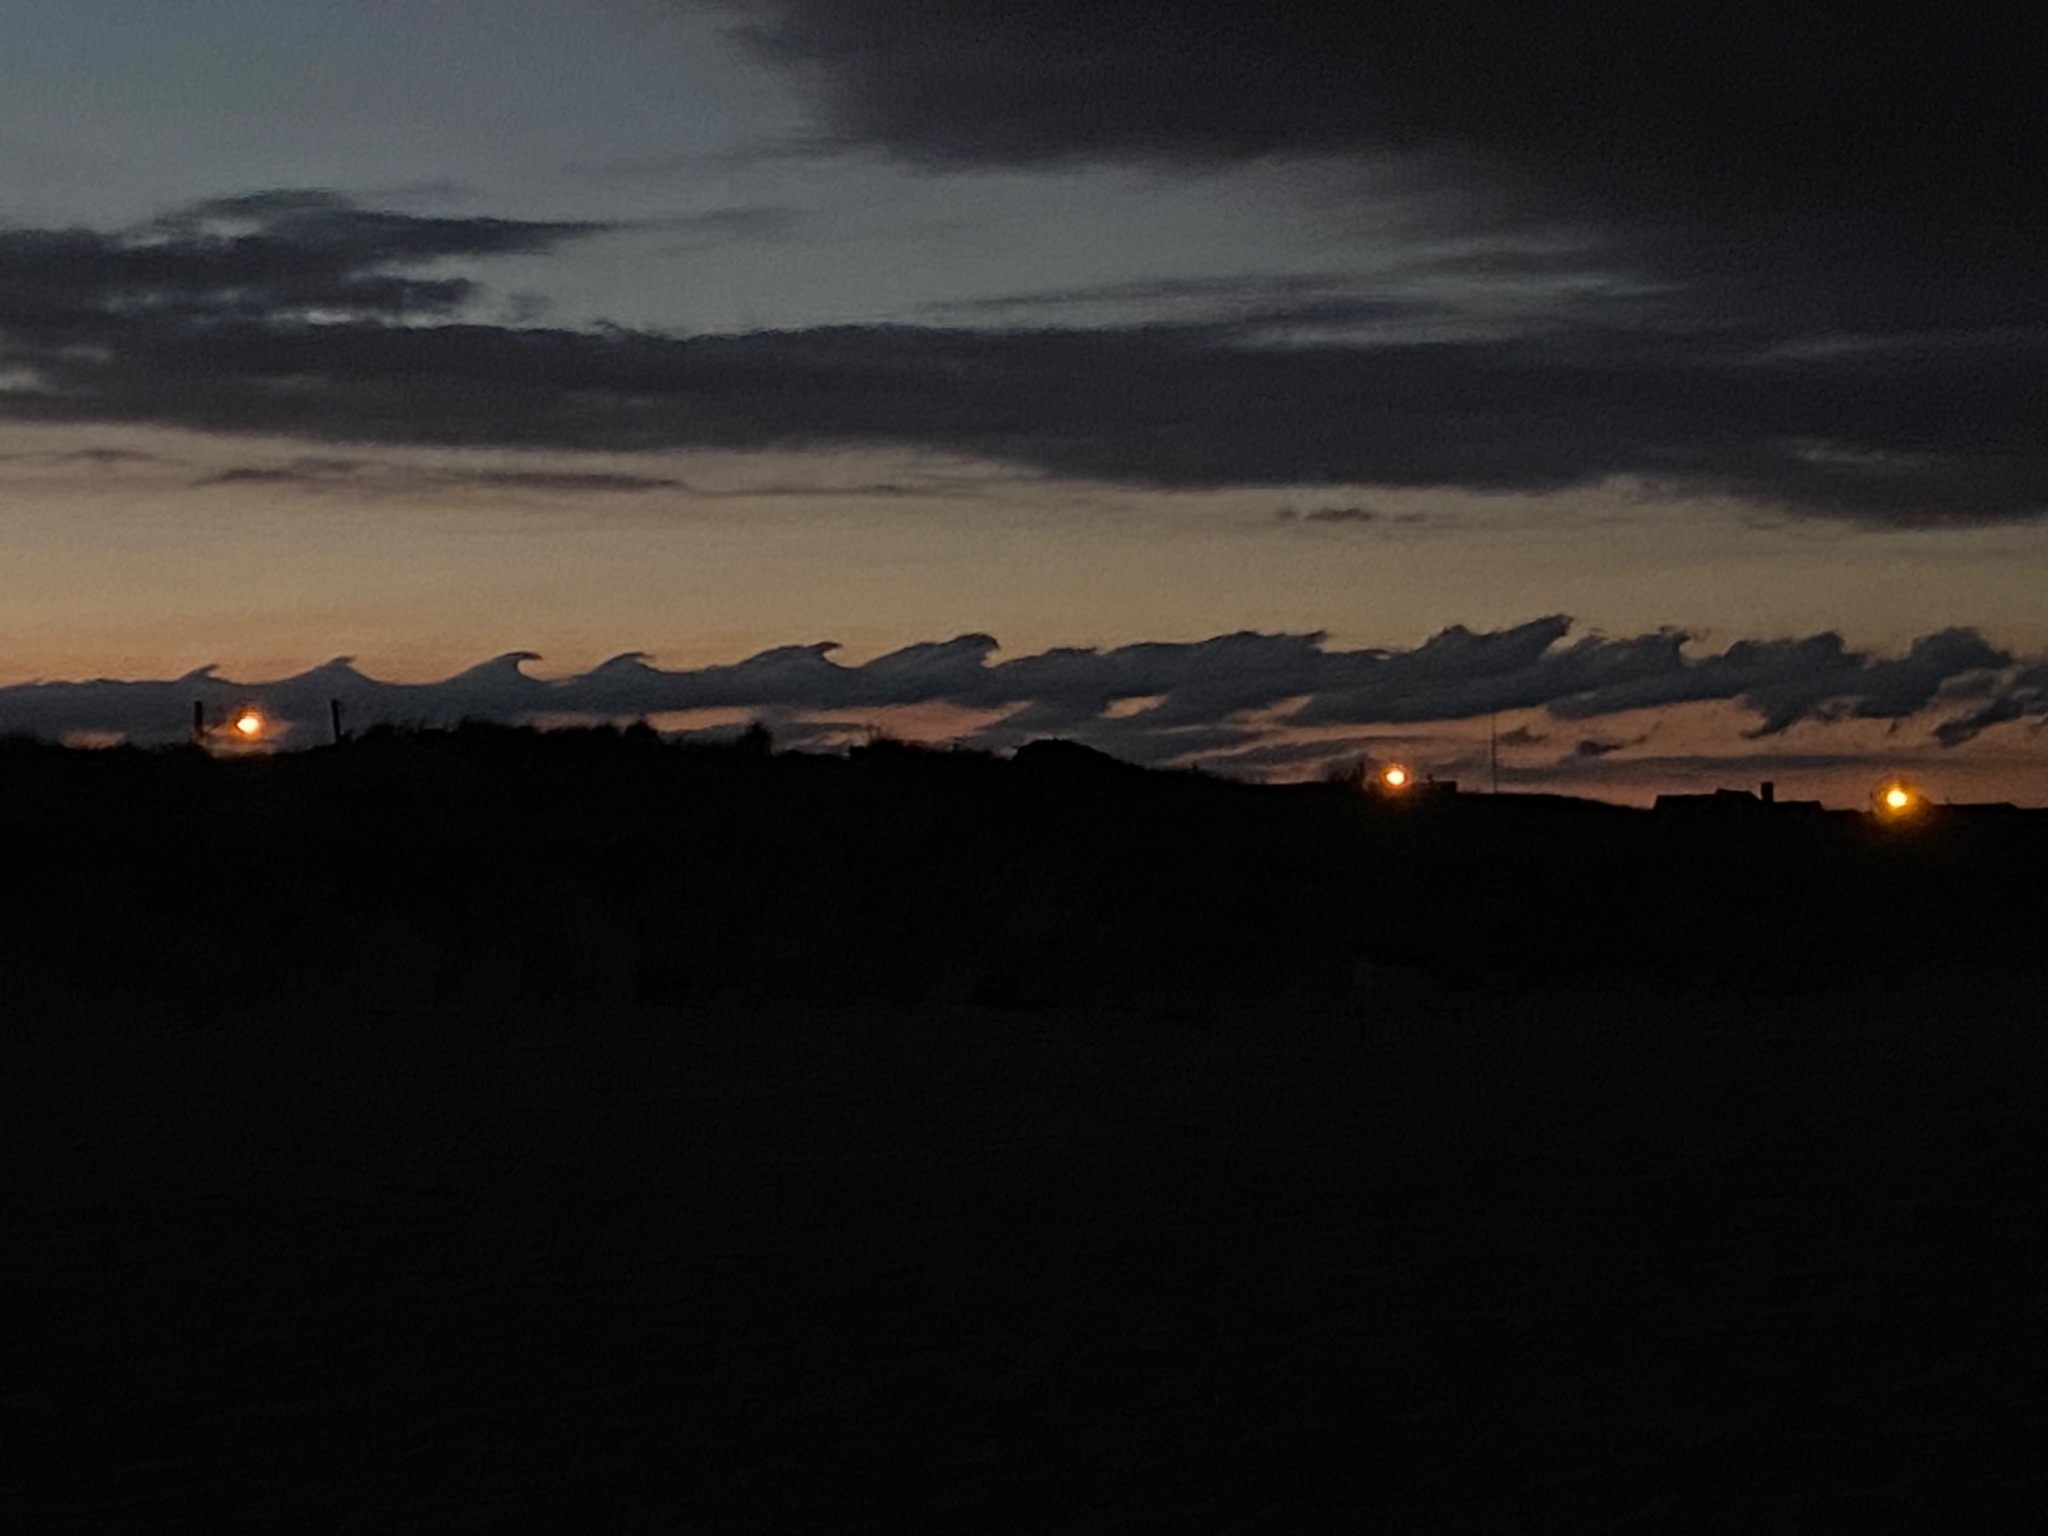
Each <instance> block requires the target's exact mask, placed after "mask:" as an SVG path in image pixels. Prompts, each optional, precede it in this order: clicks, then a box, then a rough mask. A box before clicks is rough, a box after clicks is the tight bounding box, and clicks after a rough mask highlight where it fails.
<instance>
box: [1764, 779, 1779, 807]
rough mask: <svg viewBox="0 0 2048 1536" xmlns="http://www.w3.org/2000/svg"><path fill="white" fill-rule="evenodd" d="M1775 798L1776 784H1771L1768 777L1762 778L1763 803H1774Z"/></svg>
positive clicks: (1776, 792) (1776, 796) (1776, 795)
mask: <svg viewBox="0 0 2048 1536" xmlns="http://www.w3.org/2000/svg"><path fill="white" fill-rule="evenodd" d="M1777 798H1778V786H1777V785H1775V784H1773V783H1772V782H1771V781H1770V780H1769V779H1765V780H1764V782H1763V802H1764V804H1765V805H1771V804H1774V803H1776V801H1777Z"/></svg>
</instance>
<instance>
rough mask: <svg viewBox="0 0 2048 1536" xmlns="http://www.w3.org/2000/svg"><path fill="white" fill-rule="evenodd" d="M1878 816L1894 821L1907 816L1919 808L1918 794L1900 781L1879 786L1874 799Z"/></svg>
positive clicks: (1896, 780) (1910, 786)
mask: <svg viewBox="0 0 2048 1536" xmlns="http://www.w3.org/2000/svg"><path fill="white" fill-rule="evenodd" d="M1874 798H1875V801H1876V804H1877V810H1878V814H1879V815H1881V816H1888V817H1891V818H1893V819H1894V820H1896V819H1897V818H1899V817H1902V816H1909V815H1911V814H1912V813H1913V812H1914V811H1916V810H1918V809H1919V808H1920V804H1921V800H1920V793H1919V791H1918V790H1916V789H1914V788H1913V786H1912V785H1910V784H1908V783H1906V782H1905V781H1904V780H1902V779H1894V780H1892V781H1891V782H1890V783H1888V784H1884V785H1881V786H1880V787H1879V788H1878V791H1877V794H1876V796H1875V797H1874Z"/></svg>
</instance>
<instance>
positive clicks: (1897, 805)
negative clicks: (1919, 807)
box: [1884, 784, 1913, 811]
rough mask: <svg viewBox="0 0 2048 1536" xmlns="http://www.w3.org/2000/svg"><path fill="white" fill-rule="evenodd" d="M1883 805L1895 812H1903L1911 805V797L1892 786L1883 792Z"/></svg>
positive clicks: (1896, 786) (1897, 787)
mask: <svg viewBox="0 0 2048 1536" xmlns="http://www.w3.org/2000/svg"><path fill="white" fill-rule="evenodd" d="M1884 803H1885V804H1886V805H1888V806H1890V807H1891V808H1892V809H1893V810H1895V811H1903V810H1904V809H1905V808H1906V807H1907V806H1909V805H1911V804H1912V803H1913V797H1912V796H1911V795H1909V794H1907V793H1906V792H1905V791H1904V790H1903V789H1901V788H1899V786H1898V785H1896V784H1894V785H1893V786H1892V787H1891V788H1890V789H1888V790H1886V791H1885V792H1884Z"/></svg>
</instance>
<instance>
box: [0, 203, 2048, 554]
mask: <svg viewBox="0 0 2048 1536" xmlns="http://www.w3.org/2000/svg"><path fill="white" fill-rule="evenodd" d="M602 228H603V226H597V225H570V224H531V223H519V222H516V221H509V220H499V219H430V218H417V217H414V216H412V215H405V214H395V213H379V212H374V211H370V210H364V209H360V208H356V207H354V206H353V205H351V204H349V203H347V202H345V201H344V200H340V199H336V198H334V197H332V196H331V195H329V194H317V193H289V194H287V193H270V194H260V195H255V196H251V197H246V198H240V199H233V200H228V201H224V202H219V203H213V204H207V205H204V206H203V207H202V208H200V209H197V210H190V211H188V212H186V213H184V214H181V215H177V216H174V217H173V218H171V219H169V220H167V221H164V222H162V223H161V224H159V225H153V226H150V227H149V228H148V229H145V230H140V231H127V232H122V233H116V234H97V233H93V232H90V231H77V230H70V231H40V230H14V231H0V378H4V379H6V381H7V386H8V387H6V388H4V389H0V419H4V418H12V419H16V420H28V421H63V422H119V423H149V424H160V425H175V426H182V427H187V428H194V429H198V430H201V431H212V432H228V433H260V434H268V435H281V436H287V437H294V438H299V439H302V440H308V441H317V442H326V443H360V444H372V443H392V444H398V443H409V444H432V445H450V446H494V447H515V448H537V449H556V450H565V449H566V450H577V449H589V450H604V451H608V452H637V451H646V450H659V449H676V448H720V449H742V450H745V449H764V450H765V449H788V448H810V447H844V446H890V447H907V448H911V449H929V450H934V451H938V452H942V453H945V454H948V455H964V456H972V457H977V458H981V459H986V460H991V461H995V462H998V463H1005V464H1010V465H1015V466H1020V467H1023V468H1025V469H1028V470H1031V471H1035V472H1041V473H1049V474H1053V475H1058V476H1063V477H1072V478H1083V479H1099V480H1106V481H1116V482H1123V483H1127V484H1139V485H1149V486H1158V487H1220V486H1244V485H1283V486H1291V485H1316V484H1323V485H1385V486H1448V487H1459V488H1464V489H1468V490H1481V491H1520V492H1546V491H1554V490H1559V489H1565V488H1569V487H1573V486H1584V485H1591V484H1597V483H1600V482H1602V481H1606V480H1610V479H1613V478H1616V477H1625V478H1632V479H1634V480H1637V481H1640V482H1644V483H1647V484H1649V485H1652V486H1654V487H1659V488H1663V489H1669V490H1677V491H1683V492H1692V493H1700V492H1706V493H1719V494H1725V495H1732V496H1736V497H1741V498H1746V499H1749V500H1751V501H1755V502H1759V503H1763V504H1768V505H1771V506H1775V507H1780V508H1787V509H1791V510H1794V511H1803V512H1809V513H1819V514H1826V515H1833V516H1841V517H1849V518H1855V519H1860V520H1864V521H1869V522H1879V523H1891V524H1906V525H1913V524H1918V525H1938V524H1944V523H1970V522H1983V521H1992V520H1999V519H2015V518H2030V517H2035V516H2039V515H2042V514H2043V513H2044V512H2048V425H2044V418H2042V417H2041V415H2040V413H2039V412H2038V411H2036V410H2034V409H2033V408H2032V390H2033V384H2034V381H2035V380H2036V379H2037V378H2038V376H2039V375H2040V373H2041V372H2042V371H2043V368H2044V365H2048V311H2043V304H2044V303H2048V300H2043V299H2042V298H2041V297H2040V296H2038V295H2035V296H2033V297H2030V298H2029V299H2028V300H2027V301H2026V303H2025V304H2020V305H2018V306H2016V307H2011V308H2009V309H2007V310H2005V311H2002V312H2001V311H2000V310H1999V309H1998V306H1997V304H1996V303H1995V302H1994V295H1992V294H1990V293H1980V294H1976V295H1975V296H1974V297H1968V298H1967V306H1968V311H1969V312H1968V315H1967V316H1965V315H1963V313H1962V311H1961V310H1957V311H1956V313H1955V314H1954V315H1952V316H1950V318H1951V319H1955V320H1957V326H1953V327H1948V328H1943V327H1942V326H1938V325H1935V324H1934V321H1933V320H1932V319H1927V318H1926V317H1924V316H1923V319H1925V320H1926V324H1925V325H1923V326H1922V328H1921V329H1919V330H1916V331H1912V332H1911V333H1910V334H1908V333H1906V332H1902V331H1900V330H1899V328H1898V326H1897V325H1894V326H1893V329H1892V331H1891V333H1890V334H1889V335H1870V334H1862V333H1858V334H1857V335H1854V336H1847V337H1845V336H1844V335H1842V334H1840V326H1839V324H1837V323H1836V322H1840V321H1842V320H1843V318H1844V316H1845V315H1846V313H1847V310H1846V308H1845V306H1847V305H1849V303H1850V301H1849V300H1847V299H1840V298H1838V299H1837V300H1836V301H1834V302H1835V311H1834V312H1833V313H1832V314H1831V316H1829V317H1828V319H1829V324H1828V325H1824V326H1822V327H1821V328H1820V329H1818V330H1816V329H1814V328H1812V327H1811V326H1805V325H1802V324H1801V323H1798V313H1797V312H1798V310H1799V305H1798V304H1797V303H1795V302H1793V299H1794V297H1796V296H1788V295H1784V294H1779V295H1767V296H1764V297H1762V298H1755V299H1752V300H1747V301H1744V304H1738V303H1737V302H1736V300H1737V297H1738V296H1736V295H1734V294H1733V293H1732V292H1731V291H1730V290H1728V289H1727V288H1726V285H1725V284H1724V285H1723V287H1722V288H1721V289H1717V290H1711V291H1710V296H1711V293H1716V292H1717V293H1721V294H1722V295H1723V296H1724V297H1727V298H1728V300H1729V302H1728V304H1727V306H1726V312H1725V313H1723V314H1721V315H1720V317H1719V318H1718V319H1715V320H1712V321H1711V322H1710V321H1709V320H1707V319H1703V318H1702V317H1701V316H1699V315H1698V314H1695V313H1692V312H1691V311H1688V310H1686V309H1685V308H1684V307H1683V306H1682V305H1676V304H1675V302H1674V301H1672V300H1670V299H1669V297H1668V296H1663V297H1656V298H1643V297H1637V298H1633V299H1627V300H1617V301H1615V303H1614V304H1613V305H1611V306H1609V307H1606V308H1596V310H1595V312H1592V313H1582V314H1579V315H1578V317H1577V318H1576V319H1574V320H1573V322H1572V323H1571V324H1569V325H1559V324H1557V323H1552V322H1545V321H1543V320H1542V319H1541V318H1540V317H1536V316H1524V317H1522V318H1521V319H1520V320H1518V321H1517V322H1516V323H1515V324H1514V325H1512V326H1508V327H1505V328H1497V329H1496V330H1495V331H1493V332H1490V333H1481V334H1470V333H1467V334H1457V335H1440V334H1439V335H1431V334H1426V333H1425V332H1422V331H1417V330H1415V329H1412V328H1411V329H1402V328H1401V326H1400V325H1396V326H1395V328H1394V330H1393V331H1391V332H1390V333H1386V334H1383V335H1382V336H1381V337H1379V338H1378V339H1374V340H1366V341H1361V340H1355V339H1345V338H1344V337H1343V336H1342V335H1341V334H1340V333H1336V332H1333V331H1332V330H1331V329H1330V328H1331V327H1332V326H1333V325H1338V326H1339V327H1340V328H1341V325H1342V324H1344V323H1348V322H1350V321H1355V320H1356V319H1357V318H1358V314H1359V310H1360V306H1361V305H1363V306H1364V307H1365V309H1366V310H1368V311H1371V313H1372V314H1373V315H1374V317H1375V318H1376V319H1377V320H1379V321H1382V322H1388V323H1392V322H1393V321H1394V320H1395V319H1396V317H1398V316H1402V315H1407V316H1409V317H1411V318H1414V317H1415V316H1416V315H1417V313H1418V303H1417V301H1416V300H1415V299H1414V298H1413V296H1412V295H1411V296H1409V297H1405V298H1403V299H1402V300H1401V301H1400V302H1398V303H1396V304H1393V305H1392V306H1390V307H1388V306H1377V307H1376V306H1375V305H1374V303H1373V302H1372V301H1371V299H1370V298H1369V296H1362V295H1359V294H1356V293H1352V294H1348V295H1340V296H1337V297H1335V298H1333V297H1332V296H1331V295H1328V294H1318V293H1311V294H1308V295H1305V296H1299V303H1298V305H1297V306H1296V307H1295V308H1292V309H1289V308H1287V307H1286V306H1285V305H1284V304H1281V305H1277V307H1276V305H1275V304H1268V305H1267V307H1265V308H1263V309H1260V310H1258V311H1257V312H1256V313H1252V314H1241V315H1238V316H1237V317H1235V318H1208V319H1200V318H1195V319H1188V320H1183V321H1176V322H1174V323H1159V324H1143V323H1138V324H1123V325H1117V326H1108V327H1099V328H1083V327H1075V326H1065V327H1062V326H1010V327H1002V328H992V329H956V328H943V327H924V326H839V327H829V328H820V329H811V330H803V331H786V332H755V333H750V334H744V335H714V336H696V337H680V336H674V335H666V334H658V333H650V332H642V331H627V330H622V329H618V328H596V329H590V330H566V329H549V328H544V327H537V326H525V327H522V326H507V325H494V324H485V323H479V322H476V321H473V320H468V319H465V318H464V317H463V316H464V311H465V307H466V306H467V305H468V304H469V303H470V301H471V299H472V298H473V297H474V285H473V283H472V282H471V280H470V279H467V278H456V277H446V276H435V277H431V278H429V277H420V276H415V275H410V274H409V273H408V272H407V270H406V268H407V267H408V266H409V265H414V264H418V263H422V262H426V261H430V260H441V259H444V258H451V257H467V258H471V259H482V258H486V257H489V256H494V255H502V254H506V253H509V252H515V251H533V250H544V249H552V248H554V247H555V246H558V245H560V244H562V243H564V242H567V241H571V240H575V239H580V238H584V237H586V236H589V235H591V234H593V233H597V232H599V231H600V230H601V229H602ZM1407 280H1408V281H1410V282H1411V283H1412V281H1413V274H1412V273H1411V274H1410V276H1409V278H1408V279H1407ZM1701 281H1703V282H1704V281H1706V279H1705V278H1704V277H1703V278H1702V279H1701ZM1953 288H1954V290H1955V291H1956V292H1957V293H1960V294H1965V295H1967V294H1968V292H1969V290H1970V288H1971V285H1970V284H1969V283H1968V282H1964V281H1959V282H1958V283H1956V284H1954V285H1953ZM1953 302H1954V304H1963V303H1965V300H1964V299H1956V300H1954V301H1953ZM1333 304H1334V306H1335V312H1334V313H1333V309H1332V306H1333ZM1745 305H1746V307H1745ZM2029 306H2031V308H2029ZM1420 308H1421V312H1422V313H1423V315H1424V317H1425V318H1426V317H1427V311H1428V306H1427V305H1426V304H1425V305H1422V306H1421V307H1420ZM2035 311H2042V314H2041V318H2042V323H2041V324H2040V325H2038V326H2030V325H2029V324H2027V323H2024V322H2025V321H2026V317H2027V316H2028V315H2029V314H2031V313H2033V312H2035ZM1873 313H1874V312H1873ZM2001 315H2002V318H2000V317H2001ZM1865 318H1871V317H1869V316H1866V317H1865ZM1994 318H1998V319H1999V323H1996V324H1994V323H1992V321H1993V319H1994ZM1965 319H1967V321H1968V323H1967V324H1963V323H1962V321H1963V320H1965ZM563 488H564V489H569V488H571V487H567V486H564V487H563ZM589 488H590V489H593V490H597V489H606V488H611V489H616V488H618V487H617V485H616V484H608V485H604V486H600V485H596V484H593V485H591V486H590V487H589Z"/></svg>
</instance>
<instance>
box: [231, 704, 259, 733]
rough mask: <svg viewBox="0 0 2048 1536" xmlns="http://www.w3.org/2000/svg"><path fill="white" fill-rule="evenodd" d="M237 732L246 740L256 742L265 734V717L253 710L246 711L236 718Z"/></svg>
mask: <svg viewBox="0 0 2048 1536" xmlns="http://www.w3.org/2000/svg"><path fill="white" fill-rule="evenodd" d="M235 730H236V731H237V732H238V733H239V734H240V735H242V736H243V737H244V738H246V739H249V740H254V739H255V738H256V737H257V736H260V735H261V734H262V733H263V717H262V716H261V715H259V714H257V713H256V711H255V710H253V709H245V710H243V711H242V712H241V713H240V714H239V715H237V716H235Z"/></svg>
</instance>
